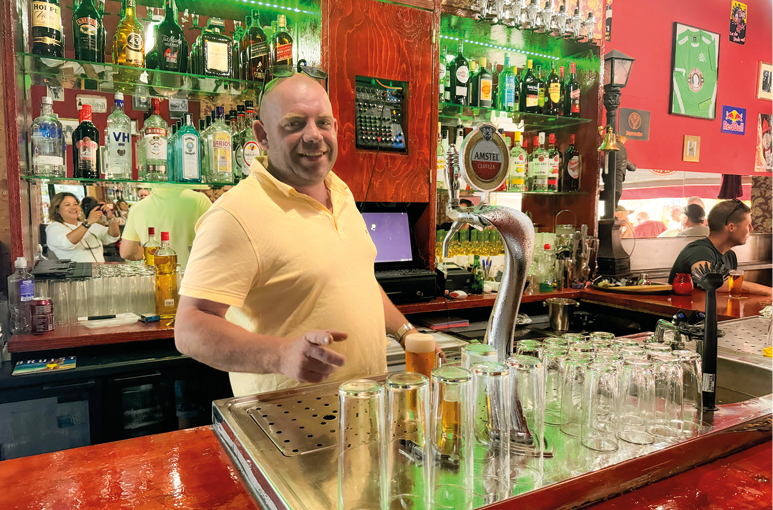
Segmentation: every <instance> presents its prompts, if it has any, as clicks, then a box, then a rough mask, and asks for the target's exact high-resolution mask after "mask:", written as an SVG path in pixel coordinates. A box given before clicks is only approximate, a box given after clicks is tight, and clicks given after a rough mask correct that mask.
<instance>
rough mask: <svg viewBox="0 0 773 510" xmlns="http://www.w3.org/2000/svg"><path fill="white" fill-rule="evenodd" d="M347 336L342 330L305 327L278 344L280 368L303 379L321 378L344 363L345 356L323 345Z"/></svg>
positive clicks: (291, 375) (292, 377)
mask: <svg viewBox="0 0 773 510" xmlns="http://www.w3.org/2000/svg"><path fill="white" fill-rule="evenodd" d="M348 337H349V335H347V334H346V333H343V332H341V331H332V330H328V331H320V330H316V329H312V330H309V331H306V332H305V333H303V334H302V335H301V337H300V338H298V339H297V340H291V341H289V342H288V343H286V344H284V345H282V347H281V348H280V350H281V353H280V361H279V372H280V373H282V374H284V375H286V376H287V377H289V378H290V379H294V380H296V381H300V382H304V383H318V382H322V381H324V380H325V379H327V378H328V376H329V375H330V374H332V373H333V372H334V371H335V369H336V368H337V367H342V366H344V363H345V362H346V356H344V355H343V354H339V353H337V352H335V351H332V350H330V349H327V348H325V347H323V346H325V345H330V344H332V343H333V342H342V341H344V340H346V339H347V338H348Z"/></svg>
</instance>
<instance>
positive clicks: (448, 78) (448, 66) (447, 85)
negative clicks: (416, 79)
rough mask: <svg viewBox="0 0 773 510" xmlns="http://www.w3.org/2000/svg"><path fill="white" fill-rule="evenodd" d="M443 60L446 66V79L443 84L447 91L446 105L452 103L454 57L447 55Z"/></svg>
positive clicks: (445, 94)
mask: <svg viewBox="0 0 773 510" xmlns="http://www.w3.org/2000/svg"><path fill="white" fill-rule="evenodd" d="M442 58H443V59H444V60H445V64H446V79H445V82H444V83H443V88H444V89H445V93H444V95H443V102H444V103H450V102H451V62H452V61H453V59H454V57H453V56H452V55H449V54H448V53H445V54H444V55H443V56H442Z"/></svg>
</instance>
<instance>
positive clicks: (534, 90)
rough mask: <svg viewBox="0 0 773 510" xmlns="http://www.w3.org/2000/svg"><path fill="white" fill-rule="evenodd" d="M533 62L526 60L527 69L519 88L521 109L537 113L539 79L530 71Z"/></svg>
mask: <svg viewBox="0 0 773 510" xmlns="http://www.w3.org/2000/svg"><path fill="white" fill-rule="evenodd" d="M532 65H533V62H532V60H531V59H529V60H527V61H526V66H527V71H526V76H525V77H524V79H523V86H522V88H521V111H522V112H525V113H539V111H540V110H539V90H540V87H539V81H538V80H537V77H536V76H534V73H533V72H532Z"/></svg>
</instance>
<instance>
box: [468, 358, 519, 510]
mask: <svg viewBox="0 0 773 510" xmlns="http://www.w3.org/2000/svg"><path fill="white" fill-rule="evenodd" d="M471 371H472V385H473V398H472V404H473V430H474V435H473V458H474V461H473V472H474V477H473V480H474V481H473V506H474V507H475V508H477V507H479V506H483V505H489V504H491V503H495V502H497V501H501V500H503V499H506V498H508V497H509V496H510V476H509V473H510V405H511V401H510V369H509V367H508V366H507V365H505V364H504V363H496V362H484V363H475V364H474V365H472V369H471Z"/></svg>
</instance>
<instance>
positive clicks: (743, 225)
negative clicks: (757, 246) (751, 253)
mask: <svg viewBox="0 0 773 510" xmlns="http://www.w3.org/2000/svg"><path fill="white" fill-rule="evenodd" d="M751 231H752V221H751V209H749V207H747V206H746V204H744V203H743V202H741V201H740V200H737V199H735V200H727V201H725V202H720V203H718V204H717V205H715V206H714V207H713V208H712V209H711V212H709V236H708V237H704V238H702V239H698V240H697V241H693V242H691V243H690V244H688V245H687V246H685V247H684V248H683V249H682V251H681V253H679V256H678V257H676V261H675V262H674V266H673V267H672V268H671V274H670V275H669V276H668V283H672V282H673V281H674V278H675V277H676V274H677V273H688V274H689V273H692V271H693V270H695V269H697V268H698V267H699V266H700V265H702V264H706V263H709V264H718V263H720V262H721V263H722V264H724V266H725V267H726V268H728V269H737V268H738V258H737V257H736V256H735V253H734V252H733V250H732V248H733V247H734V246H740V245H743V244H746V241H747V240H748V239H749V234H750V233H751ZM727 291H728V283H727V282H725V284H724V285H723V286H722V288H720V289H719V292H727ZM771 291H772V289H771V288H770V287H767V286H765V285H760V284H758V283H752V282H748V281H746V280H744V282H743V290H742V292H744V293H746V294H763V295H770V294H771Z"/></svg>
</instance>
